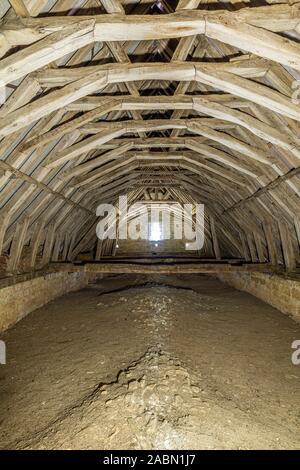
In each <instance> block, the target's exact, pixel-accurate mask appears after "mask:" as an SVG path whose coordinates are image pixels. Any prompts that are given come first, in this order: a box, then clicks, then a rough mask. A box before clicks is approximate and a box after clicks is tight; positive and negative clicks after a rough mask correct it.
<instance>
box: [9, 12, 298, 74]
mask: <svg viewBox="0 0 300 470" xmlns="http://www.w3.org/2000/svg"><path fill="white" fill-rule="evenodd" d="M80 19H81V20H83V21H85V20H88V21H91V20H92V21H93V22H94V30H93V35H94V40H95V41H96V42H98V41H106V40H107V38H109V40H110V41H138V40H154V39H170V38H175V37H186V36H195V35H199V34H205V35H206V36H207V37H209V38H212V39H217V40H218V41H221V42H223V43H225V44H230V45H231V46H234V47H237V48H238V49H242V50H245V51H248V52H251V53H252V54H255V55H258V56H261V57H265V58H268V59H270V60H274V61H276V62H279V63H281V64H283V65H287V66H289V67H293V68H295V69H298V70H300V54H299V50H300V47H299V46H298V44H297V43H295V42H293V41H291V40H289V39H287V38H282V37H281V36H279V35H277V34H274V32H272V31H275V32H284V31H287V30H291V29H295V30H296V31H297V30H298V29H299V23H300V13H299V8H298V5H294V6H289V5H282V6H281V5H267V6H264V7H258V8H255V7H254V8H243V9H242V10H240V11H235V12H233V11H231V12H229V11H227V10H219V11H207V10H195V11H184V12H182V11H181V10H179V11H177V12H175V13H171V14H166V15H140V16H138V15H129V16H124V15H120V14H113V15H109V16H108V15H98V16H97V15H96V16H89V17H87V16H82V17H81V18H80ZM76 22H78V17H77V16H75V17H74V16H73V17H72V16H64V17H58V16H56V17H54V18H53V17H48V18H45V17H43V18H28V19H27V18H24V19H22V22H20V21H17V20H13V21H11V20H10V21H5V22H4V24H3V37H2V40H1V42H0V50H1V52H2V54H5V53H6V52H7V51H8V50H9V48H10V47H11V46H17V45H25V44H30V43H32V42H35V41H38V40H40V39H43V38H45V37H46V36H48V35H49V34H51V33H52V32H54V31H61V30H63V29H65V28H66V27H69V26H72V25H73V24H74V23H76ZM253 38H255V41H254V40H253ZM74 48H76V41H74ZM77 48H78V47H77ZM41 50H43V46H41Z"/></svg>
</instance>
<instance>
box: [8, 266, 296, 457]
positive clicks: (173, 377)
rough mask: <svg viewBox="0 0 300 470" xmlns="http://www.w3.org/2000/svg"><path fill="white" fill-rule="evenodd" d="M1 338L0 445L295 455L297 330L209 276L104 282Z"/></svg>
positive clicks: (55, 304) (57, 303) (60, 302)
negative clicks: (294, 353)
mask: <svg viewBox="0 0 300 470" xmlns="http://www.w3.org/2000/svg"><path fill="white" fill-rule="evenodd" d="M111 291H115V292H113V293H111ZM2 339H4V340H5V341H6V344H7V354H8V358H7V359H8V364H7V365H6V366H0V387H1V389H0V447H1V448H2V449H191V448H193V449H259V448H265V449H295V448H300V366H294V365H292V362H291V354H292V349H291V343H292V341H294V340H295V339H300V326H299V325H297V324H296V323H295V322H294V321H292V320H291V319H289V318H288V317H287V316H285V315H283V314H281V313H280V312H278V311H277V310H275V309H274V308H272V307H270V306H268V305H266V304H264V303H263V302H261V301H260V300H258V299H256V298H254V297H252V296H250V295H248V294H246V293H242V292H239V291H237V290H234V289H231V288H230V287H227V286H225V285H223V284H221V283H220V282H218V281H216V280H213V279H210V278H206V277H204V276H201V275H198V276H177V277H175V276H174V277H171V276H151V277H149V276H148V277H145V276H138V277H137V276H116V277H111V278H108V279H105V280H102V281H100V282H99V283H98V284H95V285H92V286H90V287H89V288H88V289H84V290H82V291H80V292H77V293H72V294H68V295H66V296H64V297H62V298H60V299H58V300H56V301H54V302H51V303H50V304H49V305H47V306H46V307H44V308H41V309H39V310H37V311H35V312H34V313H32V314H31V315H29V316H27V317H26V318H25V319H23V320H22V321H21V322H19V323H18V324H17V325H16V326H15V327H14V328H12V329H10V330H9V331H7V332H6V333H5V334H4V335H3V336H2Z"/></svg>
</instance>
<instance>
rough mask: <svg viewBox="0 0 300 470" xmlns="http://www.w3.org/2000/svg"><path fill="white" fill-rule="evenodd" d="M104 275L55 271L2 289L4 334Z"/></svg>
mask: <svg viewBox="0 0 300 470" xmlns="http://www.w3.org/2000/svg"><path fill="white" fill-rule="evenodd" d="M100 277H101V276H100V275H96V274H92V273H85V272H72V273H68V272H63V271H62V272H55V273H49V274H44V275H41V276H38V277H35V278H34V279H28V280H27V281H24V282H18V283H17V284H12V285H9V286H7V287H3V288H2V289H0V332H3V331H5V330H6V329H7V328H9V327H11V326H13V325H14V324H15V323H17V322H18V321H19V320H21V318H23V317H25V316H26V315H27V314H28V313H31V312H32V311H34V310H36V309H37V308H40V307H42V306H43V305H45V304H47V303H48V302H50V301H51V300H54V299H56V298H57V297H60V296H61V295H63V294H66V293H68V292H72V291H75V290H79V289H82V288H83V287H86V286H87V285H88V283H89V282H92V281H95V280H96V279H98V278H100Z"/></svg>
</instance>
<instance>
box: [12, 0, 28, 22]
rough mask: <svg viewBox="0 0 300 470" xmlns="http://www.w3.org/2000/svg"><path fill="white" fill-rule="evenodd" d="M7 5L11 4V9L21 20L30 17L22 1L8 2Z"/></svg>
mask: <svg viewBox="0 0 300 470" xmlns="http://www.w3.org/2000/svg"><path fill="white" fill-rule="evenodd" d="M9 3H10V4H11V7H12V8H13V9H14V10H15V13H16V15H17V16H20V17H21V18H26V17H27V18H29V17H30V13H29V11H28V9H27V7H26V5H25V3H24V2H23V0H9Z"/></svg>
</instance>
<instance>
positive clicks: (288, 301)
mask: <svg viewBox="0 0 300 470" xmlns="http://www.w3.org/2000/svg"><path fill="white" fill-rule="evenodd" d="M217 277H218V279H220V281H223V282H225V283H227V284H229V285H230V286H231V287H235V288H236V289H238V290H242V291H246V292H249V293H250V294H252V295H254V296H255V297H258V298H259V299H261V300H263V301H264V302H266V303H268V304H270V305H272V306H273V307H275V308H277V309H278V310H280V311H281V312H283V313H287V314H288V315H289V316H291V317H292V318H293V319H294V320H295V321H297V322H298V323H300V282H299V279H297V278H296V277H295V278H293V277H284V276H280V275H275V274H265V273H258V272H252V273H250V272H248V273H246V272H239V273H222V274H218V275H217Z"/></svg>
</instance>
